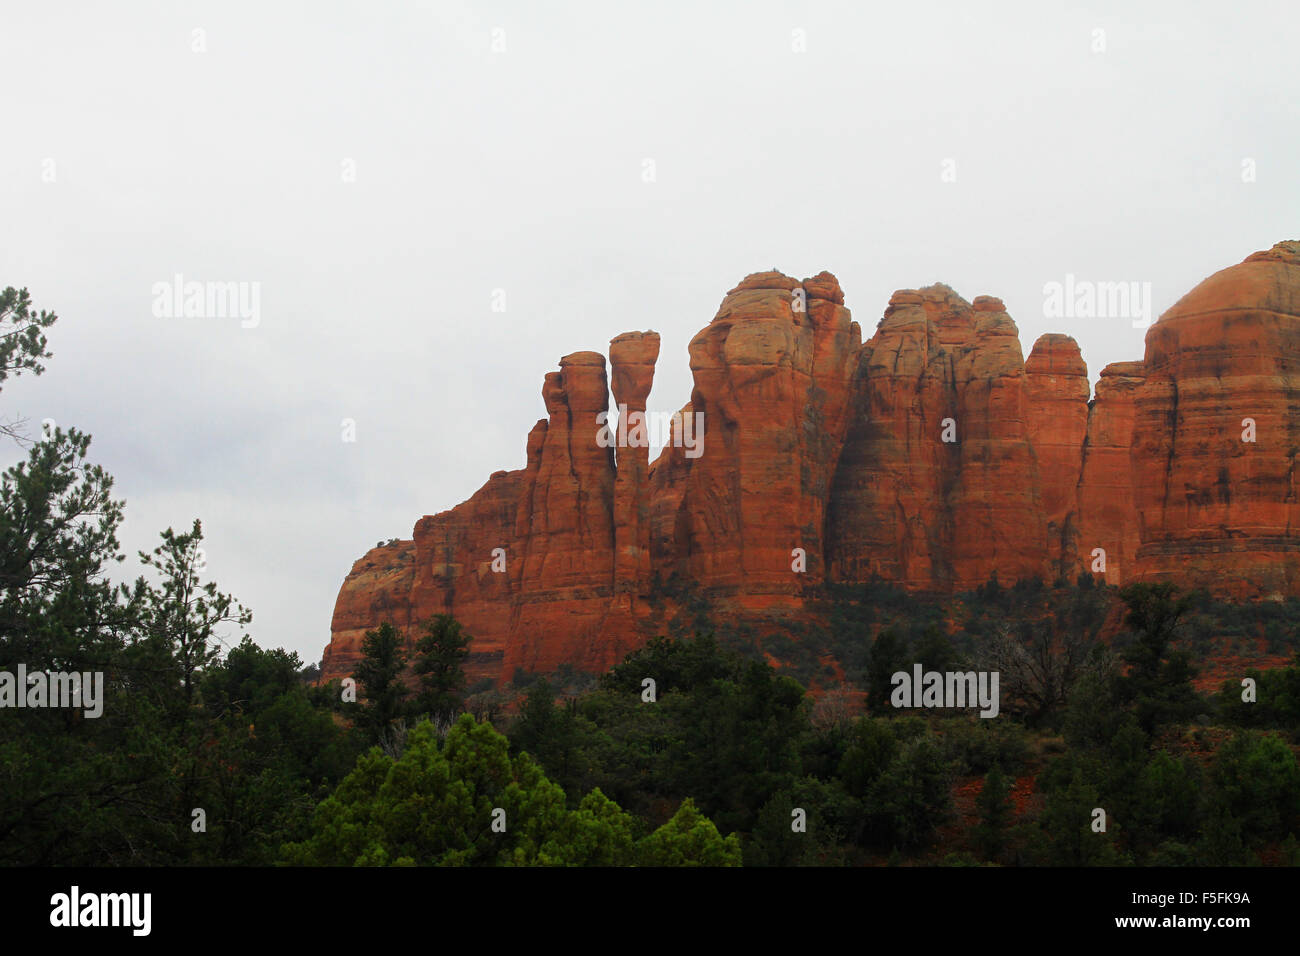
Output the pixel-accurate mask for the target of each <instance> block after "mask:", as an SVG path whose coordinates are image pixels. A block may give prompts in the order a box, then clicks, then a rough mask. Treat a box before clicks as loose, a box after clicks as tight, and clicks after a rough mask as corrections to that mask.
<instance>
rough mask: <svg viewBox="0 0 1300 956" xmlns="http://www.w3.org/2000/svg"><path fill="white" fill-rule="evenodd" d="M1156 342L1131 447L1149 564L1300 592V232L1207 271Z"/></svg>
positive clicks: (1155, 331)
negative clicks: (1299, 478) (1299, 237)
mask: <svg viewBox="0 0 1300 956" xmlns="http://www.w3.org/2000/svg"><path fill="white" fill-rule="evenodd" d="M1146 346H1147V347H1146V359H1145V361H1144V363H1143V364H1144V366H1145V368H1146V377H1145V380H1144V382H1143V384H1142V386H1141V388H1139V389H1138V391H1137V395H1136V397H1135V406H1136V410H1135V421H1134V436H1133V449H1132V466H1133V479H1134V491H1135V493H1136V500H1137V510H1138V517H1139V534H1140V537H1141V542H1142V543H1141V546H1140V547H1139V548H1138V552H1137V561H1138V573H1139V574H1141V575H1143V576H1144V577H1150V578H1155V579H1176V580H1188V581H1193V582H1196V583H1201V584H1206V585H1212V586H1215V587H1217V588H1220V589H1227V590H1230V591H1231V592H1234V593H1236V594H1239V595H1246V596H1256V595H1269V594H1294V593H1296V584H1297V571H1300V562H1298V561H1297V556H1296V551H1297V548H1300V537H1298V532H1300V529H1298V528H1297V519H1300V511H1297V503H1296V478H1295V465H1296V455H1297V454H1300V419H1297V412H1298V411H1300V348H1298V347H1297V346H1300V242H1285V243H1279V244H1278V245H1276V246H1274V247H1273V248H1272V249H1271V250H1269V251H1267V252H1260V253H1256V254H1255V255H1252V256H1250V257H1249V258H1247V259H1246V260H1245V261H1244V262H1242V263H1241V264H1240V265H1236V266H1233V267H1231V268H1229V269H1224V270H1223V271H1221V272H1217V273H1215V274H1214V275H1212V276H1211V277H1210V278H1208V279H1206V280H1205V281H1204V282H1202V283H1201V284H1200V285H1198V286H1197V287H1196V288H1195V289H1193V290H1192V291H1191V292H1189V293H1188V294H1187V295H1185V296H1183V298H1182V299H1180V300H1179V301H1178V302H1177V303H1176V304H1175V305H1174V306H1173V307H1172V308H1171V309H1169V311H1167V312H1166V313H1165V314H1164V315H1163V316H1162V317H1161V318H1160V321H1159V322H1157V323H1156V324H1155V325H1153V326H1152V327H1151V329H1150V330H1148V332H1147V338H1146ZM1225 568H1231V569H1232V574H1231V575H1230V576H1229V578H1230V580H1228V581H1223V580H1222V579H1223V578H1224V569H1225Z"/></svg>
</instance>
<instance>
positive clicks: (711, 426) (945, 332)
mask: <svg viewBox="0 0 1300 956" xmlns="http://www.w3.org/2000/svg"><path fill="white" fill-rule="evenodd" d="M861 339H862V336H861V330H860V329H859V326H858V324H857V323H856V322H854V321H852V318H851V316H850V313H849V311H848V310H847V309H846V308H845V307H844V294H843V292H842V290H841V289H840V286H839V283H838V281H836V279H835V277H834V276H832V275H830V274H829V273H825V272H823V273H821V274H820V275H818V276H815V277H813V278H810V279H805V280H803V281H802V282H800V281H798V280H795V279H793V278H790V277H789V276H785V275H783V274H781V273H779V272H763V273H756V274H754V275H750V276H748V277H746V278H745V279H744V280H743V281H742V282H741V283H740V284H739V285H737V286H736V287H735V288H734V289H732V290H731V291H730V292H729V293H727V295H726V297H724V299H723V301H722V304H721V306H720V307H719V309H718V313H717V315H716V316H715V317H714V319H713V321H712V322H711V323H709V325H708V326H707V327H705V328H704V329H703V330H702V331H701V332H700V333H699V334H698V335H697V336H696V337H695V338H694V339H693V340H692V341H691V343H690V362H691V370H692V373H693V377H694V387H693V388H692V392H691V396H690V402H689V404H687V405H686V406H684V407H683V408H682V409H681V410H680V412H679V414H678V416H677V417H676V418H675V419H674V422H673V436H672V438H671V439H670V441H669V444H668V446H667V447H665V448H664V450H663V452H662V454H661V455H660V456H659V458H658V460H656V461H655V462H654V463H651V462H650V461H649V460H648V450H647V447H646V444H645V443H644V442H642V441H639V440H638V438H640V437H648V436H644V433H642V434H641V435H638V433H637V431H636V429H635V427H629V424H630V422H629V421H620V418H619V416H612V417H611V418H610V419H609V420H608V422H607V424H608V426H609V430H608V432H607V433H606V436H605V437H606V438H608V437H609V435H610V434H613V435H616V436H622V435H624V434H625V435H626V437H627V438H629V439H630V441H628V442H627V443H625V444H620V445H619V447H610V443H609V441H607V440H602V438H601V425H600V423H601V418H600V415H601V413H603V412H605V411H606V409H607V408H608V406H609V397H610V386H611V384H612V388H613V397H614V401H615V403H616V405H618V406H619V407H620V408H621V410H623V411H625V412H626V416H627V419H630V420H631V422H635V421H636V418H637V416H638V415H640V414H641V413H644V412H645V411H646V401H647V397H648V395H649V392H650V388H651V385H652V383H653V377H654V366H655V362H656V361H657V359H658V354H659V337H658V335H657V334H656V333H654V332H629V333H624V334H622V335H619V336H617V337H616V338H614V339H613V341H611V343H610V350H609V360H610V365H609V376H608V377H607V375H606V365H605V359H604V357H603V356H601V355H600V354H598V353H595V352H577V353H574V354H572V355H568V356H566V357H564V358H563V359H561V360H560V368H559V371H556V372H551V373H549V374H547V375H546V377H545V381H544V384H543V397H544V400H545V403H546V410H547V416H548V417H547V418H546V419H544V420H542V421H539V422H538V423H537V425H536V426H535V427H534V428H533V430H532V432H531V433H530V435H529V436H528V443H527V463H526V465H525V467H524V468H523V469H521V470H519V471H512V472H497V473H496V474H494V475H492V476H491V478H490V479H489V480H488V482H487V484H485V485H484V486H483V487H482V488H481V489H480V490H479V491H478V492H476V493H475V494H474V496H473V497H471V498H470V499H469V500H468V501H466V502H464V503H463V504H461V505H459V506H457V507H456V508H453V509H452V510H450V511H445V512H442V513H441V514H437V515H432V516H428V517H425V518H422V519H420V520H419V521H418V522H417V523H416V526H415V532H414V535H413V541H409V542H399V543H397V544H395V545H391V546H388V547H382V548H376V549H374V550H372V551H371V552H369V553H368V554H367V555H366V556H365V557H364V558H362V559H361V560H360V561H358V562H357V563H356V564H355V565H354V566H353V569H352V572H351V574H349V576H348V578H347V579H346V581H345V582H344V584H343V587H342V589H341V591H340V593H339V599H338V604H337V607H336V609H335V614H334V621H333V625H332V632H333V633H332V638H331V643H330V646H329V647H328V648H327V650H326V654H325V661H324V665H323V671H324V676H325V678H326V679H332V678H334V677H341V676H345V675H346V674H347V673H349V672H350V670H351V668H352V666H353V665H354V664H355V662H356V659H357V656H358V653H359V644H360V639H361V635H362V634H364V632H365V630H367V629H368V628H372V627H375V626H377V625H378V624H379V623H380V622H381V621H382V620H387V619H391V620H393V621H394V623H396V624H397V625H398V626H399V627H401V628H403V629H404V630H406V631H407V633H408V636H409V638H410V639H411V640H414V638H415V628H416V625H417V624H418V623H419V622H421V621H423V620H425V619H426V618H428V617H429V616H431V615H433V614H436V613H441V612H447V613H452V614H454V615H455V616H456V617H457V618H459V619H460V620H461V621H462V622H463V624H464V625H465V627H466V629H467V630H468V632H469V633H470V634H472V635H473V636H474V642H473V644H472V646H471V655H472V656H471V660H470V667H469V671H470V675H471V677H472V678H478V677H491V678H500V677H504V678H506V679H509V678H510V677H511V676H512V675H513V673H514V671H515V669H516V668H523V669H525V670H536V671H552V670H554V669H555V668H556V667H558V666H559V665H560V664H562V663H568V664H572V665H574V666H576V667H579V668H583V669H588V670H600V669H604V668H606V667H608V666H610V665H612V664H613V663H615V662H617V661H618V660H620V659H621V658H622V657H623V656H624V655H626V654H627V653H628V652H629V651H631V650H633V649H635V648H636V647H637V646H639V645H640V644H641V643H643V642H644V641H645V640H646V639H648V638H649V637H651V636H653V634H655V633H657V632H660V631H661V630H662V627H663V624H664V615H665V614H666V613H668V611H669V610H671V609H672V604H673V602H672V599H671V598H670V597H669V598H665V592H666V591H667V592H668V593H671V592H672V591H675V590H680V589H685V590H687V591H688V592H689V593H691V594H696V595H699V596H702V597H705V598H706V599H707V600H709V601H710V602H711V603H712V604H713V606H714V607H715V608H716V609H718V611H719V613H724V614H727V615H734V616H735V617H736V618H738V619H744V618H746V617H751V616H752V617H761V616H763V615H770V614H772V613H776V614H784V613H799V611H800V609H801V608H803V607H804V606H805V603H806V602H807V601H808V600H809V599H811V598H816V597H817V596H818V595H819V594H820V593H821V592H822V591H823V590H824V589H825V587H826V585H828V584H835V583H857V582H866V581H870V580H872V579H874V578H880V579H884V580H887V581H892V582H897V583H899V584H901V585H903V586H905V587H907V588H910V589H921V590H933V591H942V592H953V591H962V590H967V589H970V588H973V587H976V586H978V585H980V584H982V583H984V582H985V581H987V580H988V579H989V577H990V576H991V575H993V574H996V575H997V576H998V578H999V580H1000V581H1002V582H1003V583H1012V582H1014V581H1015V580H1017V579H1018V578H1021V577H1026V576H1030V575H1038V576H1041V577H1043V578H1045V579H1049V580H1050V579H1054V578H1056V577H1057V576H1060V575H1064V576H1066V577H1067V578H1069V579H1071V580H1072V579H1073V578H1074V577H1076V576H1077V575H1078V574H1079V573H1080V572H1084V571H1087V572H1090V573H1092V572H1094V571H1095V572H1096V573H1098V574H1099V575H1100V574H1103V573H1104V576H1105V578H1106V580H1107V581H1108V582H1110V583H1115V584H1118V583H1124V582H1127V581H1131V580H1138V579H1164V578H1173V579H1176V580H1178V581H1180V582H1187V583H1192V584H1204V585H1206V586H1209V587H1211V588H1212V589H1214V590H1217V591H1220V592H1226V593H1231V594H1238V595H1272V594H1298V593H1300V541H1298V540H1297V532H1295V531H1293V528H1294V527H1295V526H1296V524H1297V521H1296V519H1297V518H1300V514H1297V513H1296V511H1295V509H1296V507H1297V505H1296V495H1295V457H1296V455H1297V454H1298V453H1300V426H1297V425H1296V424H1295V422H1296V420H1297V419H1296V412H1297V411H1298V410H1300V408H1298V406H1300V352H1298V351H1297V345H1300V243H1295V242H1289V243H1280V244H1279V245H1278V246H1275V247H1274V248H1273V249H1272V250H1270V251H1268V252H1263V253H1257V254H1255V255H1253V256H1250V257H1249V258H1248V259H1247V260H1246V261H1245V262H1243V263H1241V264H1240V265H1238V266H1234V267H1232V268H1230V269H1226V270H1224V271H1223V272H1220V273H1218V274H1216V275H1215V276H1212V277H1211V278H1209V279H1207V280H1206V281H1205V282H1203V283H1202V284H1201V285H1200V286H1198V287H1197V288H1196V289H1194V290H1193V291H1192V292H1191V293H1189V294H1188V295H1187V296H1185V297H1184V298H1183V299H1182V300H1181V301H1180V302H1179V303H1178V304H1176V305H1175V306H1174V307H1173V308H1172V309H1170V310H1169V311H1168V312H1167V313H1166V314H1165V315H1164V316H1163V317H1162V318H1161V320H1160V321H1159V322H1158V323H1156V324H1155V325H1154V326H1152V328H1151V329H1150V330H1149V332H1148V334H1147V353H1146V357H1145V359H1144V360H1143V361H1141V362H1120V363H1115V364H1112V365H1109V366H1107V367H1106V368H1105V369H1103V370H1102V372H1101V376H1100V379H1099V380H1098V382H1097V387H1096V394H1095V396H1094V397H1093V399H1092V401H1089V387H1088V370H1087V367H1086V366H1085V364H1084V362H1083V359H1082V357H1081V356H1080V354H1079V348H1078V345H1077V344H1076V343H1075V341H1074V340H1073V339H1071V338H1069V337H1068V336H1064V335H1054V334H1049V335H1044V336H1042V337H1040V338H1039V340H1038V341H1037V342H1036V343H1035V344H1034V348H1033V350H1032V352H1031V353H1030V356H1029V358H1028V360H1027V361H1026V360H1025V359H1024V357H1023V354H1022V352H1021V346H1020V340H1019V337H1018V333H1017V329H1016V326H1015V323H1014V322H1013V321H1012V319H1011V317H1010V316H1009V315H1007V313H1006V310H1005V308H1004V306H1003V304H1002V302H1001V301H1000V300H998V299H996V298H992V297H989V296H979V297H977V298H976V299H974V301H973V302H970V303H968V302H966V301H965V300H964V299H962V298H961V297H960V296H959V295H957V294H956V293H955V292H954V291H953V290H951V289H949V288H948V287H946V286H942V285H936V286H930V287H928V288H925V289H919V290H905V291H900V292H897V293H895V294H894V296H893V297H892V298H891V300H890V302H889V306H888V308H887V309H886V310H885V314H884V316H883V318H882V319H881V320H880V323H879V325H878V327H877V328H876V330H875V333H874V335H872V336H871V338H870V339H868V340H867V341H866V342H863V341H862V340H861ZM1245 418H1249V419H1251V420H1252V421H1253V426H1251V427H1253V433H1252V437H1253V438H1254V441H1243V440H1242V438H1243V432H1244V431H1246V430H1247V426H1246V425H1243V422H1242V420H1243V419H1245ZM697 423H698V427H697ZM620 425H621V426H622V428H620V427H619V426H620ZM1102 552H1104V556H1105V562H1104V563H1105V567H1104V572H1103V571H1102V569H1101V566H1100V562H1099V561H1098V556H1099V555H1101V553H1102ZM670 582H671V584H672V587H671V588H667V589H665V588H664V585H665V584H667V583H670Z"/></svg>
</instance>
